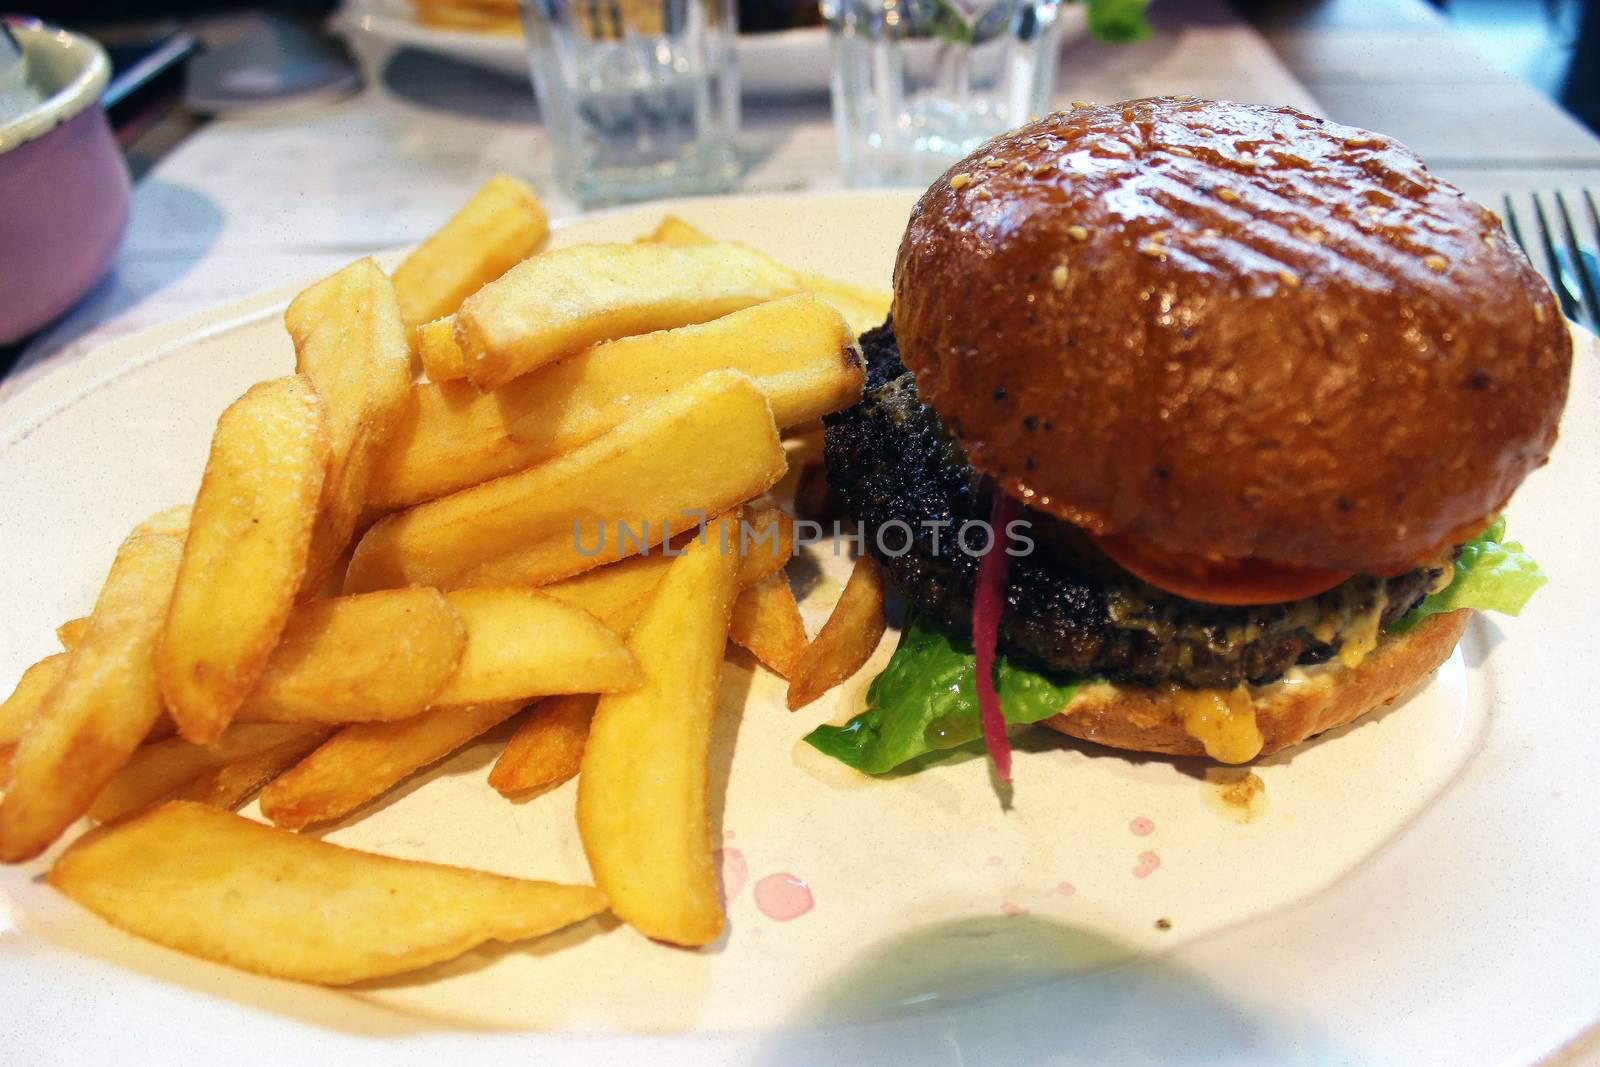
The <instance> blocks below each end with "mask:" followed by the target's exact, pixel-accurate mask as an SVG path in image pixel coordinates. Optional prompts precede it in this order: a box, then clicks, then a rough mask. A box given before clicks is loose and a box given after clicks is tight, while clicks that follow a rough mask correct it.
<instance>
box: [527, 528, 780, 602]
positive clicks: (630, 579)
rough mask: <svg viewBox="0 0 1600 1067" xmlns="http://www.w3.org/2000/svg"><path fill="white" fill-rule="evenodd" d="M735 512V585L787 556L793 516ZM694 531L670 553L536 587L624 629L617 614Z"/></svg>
mask: <svg viewBox="0 0 1600 1067" xmlns="http://www.w3.org/2000/svg"><path fill="white" fill-rule="evenodd" d="M739 517H740V521H741V523H742V525H741V526H739V527H738V528H737V530H735V529H730V530H729V532H728V537H729V546H730V548H731V547H732V546H733V545H734V544H737V545H738V550H739V554H740V559H739V588H740V589H748V588H749V587H750V586H752V585H755V584H756V583H757V582H759V581H761V580H762V579H763V578H765V577H767V576H768V575H769V574H772V573H773V572H775V571H778V570H781V569H782V568H783V566H784V565H785V564H786V563H788V562H789V560H790V559H791V558H793V556H794V520H793V519H791V518H789V516H788V515H786V514H785V513H784V512H783V511H782V510H781V509H779V508H775V507H745V508H741V509H740V512H739ZM714 528H715V527H713V526H712V525H711V524H709V523H708V524H707V526H706V534H705V536H707V537H710V536H712V530H713V529H714ZM699 536H700V533H699V531H698V530H685V531H684V532H683V533H682V534H679V535H678V536H677V537H674V538H673V539H672V546H673V548H674V552H673V554H672V555H665V554H663V553H662V552H661V551H659V550H657V551H656V552H653V553H651V554H650V555H648V556H629V557H628V558H627V559H622V560H618V561H617V562H615V563H609V564H607V565H606V566H604V567H597V568H595V569H594V570H592V571H585V572H584V573H582V574H575V575H573V576H572V577H571V578H563V579H561V580H560V581H557V582H552V583H550V584H549V585H546V586H541V587H540V589H539V591H540V592H541V593H544V594H546V595H547V596H553V597H555V598H556V599H557V600H562V601H565V602H566V603H568V604H572V605H574V606H576V607H580V608H582V609H583V610H585V611H587V612H588V613H589V614H591V615H593V616H595V617H596V618H598V619H600V620H601V621H602V622H604V623H605V624H606V625H607V626H609V627H611V628H612V629H613V630H616V631H618V632H619V633H625V632H626V631H627V627H626V626H622V625H620V624H619V623H618V622H617V618H618V617H619V613H622V612H625V611H626V610H628V609H631V608H633V607H636V606H637V605H638V604H639V602H640V601H641V600H643V599H644V598H646V597H648V596H649V595H650V594H651V592H652V591H654V589H655V587H656V586H657V585H658V584H660V582H661V579H662V576H664V575H665V574H666V573H667V568H668V567H670V566H671V565H672V561H673V560H674V559H675V558H677V556H678V555H679V554H681V552H682V550H683V549H684V548H686V547H687V546H688V545H689V543H690V542H692V541H694V540H696V539H697V538H698V537H699Z"/></svg>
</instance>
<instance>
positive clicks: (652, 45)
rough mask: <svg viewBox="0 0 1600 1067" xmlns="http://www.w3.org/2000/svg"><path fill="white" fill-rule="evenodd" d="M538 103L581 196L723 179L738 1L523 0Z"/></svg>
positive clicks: (656, 190)
mask: <svg viewBox="0 0 1600 1067" xmlns="http://www.w3.org/2000/svg"><path fill="white" fill-rule="evenodd" d="M522 21H523V28H524V30H525V32H526V37H527V42H528V62H529V65H530V69H531V71H532V74H533V88H534V92H535V93H536V94H537V95H538V98H539V112H540V115H541V117H542V119H543V121H544V123H545V127H546V129H547V130H548V131H549V133H550V140H551V145H552V147H553V149H554V151H555V156H556V158H555V163H556V168H557V171H558V176H559V177H560V179H561V180H562V181H563V183H564V184H565V185H566V186H567V187H568V188H569V189H570V190H571V191H572V193H573V195H574V196H576V197H577V199H578V201H579V202H580V203H581V204H583V205H584V206H586V207H588V206H594V205H598V204H606V203H619V202H622V201H626V200H644V199H649V198H652V197H659V196H670V195H675V194H683V193H706V192H717V191H721V190H724V189H726V188H728V187H729V186H730V185H731V184H732V181H733V179H734V177H735V175H736V174H737V173H738V166H737V161H736V158H735V156H734V136H735V134H736V133H737V131H738V125H739V76H738V69H737V67H736V65H735V54H734V49H735V46H736V41H735V36H736V33H737V18H736V15H735V10H734V0H524V2H523V5H522Z"/></svg>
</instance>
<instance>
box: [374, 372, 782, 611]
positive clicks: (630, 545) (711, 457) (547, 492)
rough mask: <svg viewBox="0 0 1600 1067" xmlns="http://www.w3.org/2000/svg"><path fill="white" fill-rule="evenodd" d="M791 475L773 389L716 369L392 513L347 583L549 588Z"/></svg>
mask: <svg viewBox="0 0 1600 1067" xmlns="http://www.w3.org/2000/svg"><path fill="white" fill-rule="evenodd" d="M783 472H784V459H783V448H782V446H781V445H780V444H779V443H778V430H777V427H776V426H775V425H774V423H773V421H772V409H771V407H770V406H769V405H768V404H767V398H766V397H765V396H764V395H762V393H761V390H759V389H757V388H756V386H755V384H754V383H753V382H751V381H750V379H749V378H747V377H745V376H744V375H742V374H739V373H737V372H735V371H718V372H716V373H715V374H707V375H705V376H704V377H702V378H701V379H700V380H699V381H697V382H696V383H694V384H693V385H691V386H689V387H687V388H685V389H682V390H679V391H678V392H676V393H674V394H673V395H672V396H670V397H668V398H667V399H666V400H663V401H661V402H660V403H659V404H656V405H655V406H653V407H651V408H649V409H647V410H646V411H645V412H644V413H643V414H641V415H637V416H635V417H633V418H631V419H629V420H628V421H627V422H625V423H623V424H622V425H621V426H618V427H617V428H616V429H614V430H612V431H611V432H610V433H607V434H605V435H603V436H601V437H599V438H596V439H595V440H594V441H591V442H590V443H589V444H587V445H584V446H582V447H581V448H578V449H576V450H574V451H572V452H569V453H568V454H566V455H565V456H562V457H560V458H559V459H554V460H551V461H550V462H549V463H545V464H541V465H540V466H538V467H534V468H532V469H531V470H526V471H523V472H522V473H520V474H511V475H507V476H506V477H504V478H497V479H495V480H494V481H492V482H485V483H484V484H483V485H479V486H474V487H473V488H471V489H465V490H462V491H461V492H459V493H455V494H453V495H451V496H447V497H441V498H440V499H438V500H433V501H429V502H428V503H426V504H419V505H417V506H416V507H414V508H412V509H410V510H409V511H403V512H401V513H399V514H397V515H391V516H389V517H388V518H386V519H384V520H383V521H381V522H379V523H378V524H377V525H376V526H374V527H373V528H372V529H371V530H369V531H367V535H366V537H364V538H363V539H362V541H361V544H360V545H358V546H357V547H356V552H355V556H354V558H353V559H352V560H351V561H350V569H349V571H348V573H347V574H346V577H345V590H346V591H347V592H364V591H366V590H370V589H385V588H393V587H395V586H401V585H432V586H436V587H438V588H446V589H450V588H460V587H463V586H501V585H543V584H545V583H548V582H552V581H555V580H556V579H558V578H565V577H567V576H568V575H572V574H578V573H580V572H582V571H586V570H590V569H592V568H594V567H598V566H601V565H603V564H606V563H611V562H613V561H615V560H618V559H622V558H623V557H625V556H630V555H634V554H636V553H641V552H644V551H647V550H648V549H649V548H650V547H651V546H652V545H655V544H659V543H660V542H661V541H662V540H663V539H664V538H666V537H668V536H670V535H671V534H672V533H673V532H676V531H674V530H672V529H670V527H672V526H674V525H675V526H676V528H677V530H679V531H681V530H682V529H684V528H685V527H686V526H692V525H693V524H694V519H693V518H692V517H691V515H692V514H694V513H698V514H700V515H702V516H703V515H715V514H718V513H720V512H723V511H726V510H728V509H729V508H730V507H733V506H734V505H736V504H739V503H741V502H742V501H745V500H749V499H750V498H751V497H753V496H756V495H757V494H759V493H761V492H763V491H764V490H766V489H767V487H769V486H771V485H772V484H773V483H774V482H776V481H777V480H778V479H779V478H780V477H782V476H783Z"/></svg>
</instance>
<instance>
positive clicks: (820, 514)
mask: <svg viewBox="0 0 1600 1067" xmlns="http://www.w3.org/2000/svg"><path fill="white" fill-rule="evenodd" d="M792 469H793V468H791V470H792ZM794 512H795V514H796V515H798V516H800V517H801V518H802V519H809V520H810V521H812V522H832V521H833V520H835V519H838V518H840V517H842V516H843V515H844V514H845V505H844V500H843V498H842V497H840V496H839V494H838V493H837V492H835V491H834V488H833V486H831V485H829V484H828V471H827V468H826V467H825V466H823V465H822V464H821V463H808V464H806V465H805V466H804V467H801V468H800V471H799V474H798V476H797V477H796V478H795V485H794Z"/></svg>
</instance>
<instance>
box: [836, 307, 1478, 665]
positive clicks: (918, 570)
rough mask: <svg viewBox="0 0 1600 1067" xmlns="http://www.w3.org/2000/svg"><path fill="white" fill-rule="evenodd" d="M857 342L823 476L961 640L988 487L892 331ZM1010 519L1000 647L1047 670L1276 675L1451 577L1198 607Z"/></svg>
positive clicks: (928, 608)
mask: <svg viewBox="0 0 1600 1067" xmlns="http://www.w3.org/2000/svg"><path fill="white" fill-rule="evenodd" d="M861 347H862V351H863V353H864V355H865V356H866V359H867V384H866V392H865V394H864V395H863V397H862V400H861V403H859V404H857V405H856V406H855V407H852V408H849V409H847V410H845V411H841V412H838V413H837V414H834V415H829V416H827V417H826V418H825V419H824V420H823V421H824V423H825V425H826V427H827V463H828V482H829V484H830V485H832V487H833V488H834V489H835V490H836V491H838V492H839V493H840V494H841V495H842V496H843V498H844V500H845V502H846V504H847V506H848V507H849V509H850V510H851V512H852V513H853V514H854V515H856V517H857V518H859V519H860V520H861V523H862V527H863V531H864V533H865V534H866V543H867V546H868V549H869V550H870V551H871V552H872V553H873V555H875V556H877V557H878V558H879V559H880V560H881V561H882V562H883V563H884V565H885V566H886V567H887V569H888V572H889V576H890V578H891V579H892V581H893V582H894V584H895V586H896V587H897V588H898V589H899V591H900V593H901V594H902V595H903V596H904V597H905V598H906V599H907V601H908V602H909V603H910V604H911V605H912V606H913V607H915V608H917V609H919V610H921V611H923V612H925V613H927V614H929V615H931V616H933V617H934V618H937V619H939V620H940V621H941V622H942V623H943V624H944V625H946V626H948V627H951V628H952V629H954V630H957V631H959V632H963V633H965V632H969V631H970V628H971V614H972V591H973V586H974V584H975V581H976V577H977V569H978V565H977V559H976V558H975V557H974V556H973V555H969V554H968V553H966V552H963V551H961V550H960V548H959V547H958V543H957V540H956V534H957V532H958V531H959V530H960V528H961V525H962V523H964V522H969V521H974V520H977V521H986V520H987V519H988V515H989V503H990V501H989V495H988V494H989V492H990V489H989V487H988V485H987V483H985V482H983V481H982V480H981V479H980V477H979V476H978V475H977V473H976V472H975V471H974V470H973V469H972V468H971V467H970V466H969V465H968V464H967V461H966V457H965V454H964V453H963V451H962V449H961V447H960V445H959V444H958V443H957V442H956V441H955V440H954V439H953V438H952V437H951V436H950V434H949V433H948V432H947V431H946V429H945V427H944V426H943V424H942V423H941V422H940V421H939V417H938V416H937V415H936V414H935V413H934V412H933V411H932V409H930V408H927V407H925V406H924V405H923V404H922V403H921V401H920V400H919V399H918V397H917V386H916V381H915V379H914V378H913V377H912V375H911V374H910V373H909V372H908V371H907V370H906V369H905V367H904V366H903V365H902V364H901V362H900V354H899V351H898V349H897V347H896V345H895V338H894V331H893V329H892V325H891V324H889V323H885V324H884V325H883V326H880V327H878V328H877V329H875V330H871V331H868V332H867V333H866V334H864V335H863V336H862V338H861ZM1023 517H1024V518H1026V519H1027V520H1028V521H1029V522H1030V523H1031V524H1032V528H1031V530H1030V531H1029V536H1030V537H1031V538H1032V539H1033V540H1034V542H1035V548H1034V550H1033V552H1032V553H1030V554H1028V555H1025V556H1019V557H1016V558H1013V559H1012V561H1011V570H1010V576H1009V579H1008V581H1007V585H1006V593H1005V611H1004V613H1003V615H1002V618H1001V624H1000V647H1001V649H1002V651H1004V652H1005V653H1007V654H1008V655H1010V656H1012V657H1014V658H1016V659H1018V660H1019V661H1022V662H1026V663H1029V664H1031V665H1033V666H1036V667H1042V668H1044V669H1046V670H1050V671H1056V672H1067V673H1072V674H1079V675H1096V676H1100V677H1105V678H1108V679H1111V680H1113V681H1121V682H1132V683H1136V684H1140V685H1156V684H1160V683H1164V682H1173V683H1177V684H1179V685H1185V686H1194V687H1232V686H1235V685H1239V684H1241V683H1249V684H1252V685H1264V684H1266V683H1268V682H1272V681H1275V680H1277V679H1278V678H1280V677H1282V675H1283V674H1284V672H1285V671H1287V670H1289V669H1290V668H1291V667H1293V666H1295V665H1296V664H1310V663H1318V662H1322V661H1324V660H1327V659H1329V658H1331V657H1333V656H1335V655H1337V654H1338V653H1340V651H1341V650H1342V649H1346V646H1347V645H1351V644H1359V643H1362V642H1365V641H1370V640H1371V639H1372V637H1373V636H1375V634H1374V629H1373V620H1374V618H1376V619H1377V621H1378V624H1379V625H1388V624H1389V623H1391V622H1393V621H1395V620H1396V619H1399V618H1400V617H1401V616H1403V615H1404V614H1405V613H1406V612H1408V611H1410V610H1411V609H1412V608H1413V607H1415V606H1416V604H1417V603H1418V602H1419V601H1420V600H1421V599H1422V597H1423V596H1425V595H1426V594H1427V593H1428V591H1429V589H1430V588H1432V587H1433V586H1434V585H1435V583H1436V582H1437V581H1438V580H1439V579H1440V577H1441V576H1442V575H1443V574H1444V572H1445V571H1446V570H1447V568H1448V567H1449V562H1448V561H1447V560H1441V561H1439V562H1438V563H1437V564H1436V565H1433V566H1429V567H1422V568H1418V569H1416V570H1412V571H1409V572H1407V573H1405V574H1402V575H1400V576H1399V577H1397V578H1389V579H1381V578H1369V577H1365V576H1357V577H1354V578H1351V579H1350V580H1348V581H1346V582H1344V583H1342V584H1340V585H1338V586H1336V587H1334V588H1333V589H1330V590H1328V591H1327V592H1325V593H1322V594H1319V595H1318V596H1314V597H1307V598H1305V599H1303V600H1296V601H1291V602H1288V603H1283V604H1264V605H1255V606H1248V607H1230V606H1223V605H1216V604H1202V603H1199V602H1197V601H1193V600H1186V599H1184V598H1182V597H1176V596H1173V595H1171V594H1170V593H1166V592H1163V591H1162V590H1160V589H1157V588H1155V587H1154V586H1151V585H1148V584H1146V583H1144V582H1142V581H1140V580H1139V579H1137V578H1135V577H1134V576H1132V575H1131V574H1129V573H1128V572H1126V571H1124V570H1122V569H1121V568H1119V567H1117V566H1116V565H1115V564H1113V563H1111V562H1110V560H1108V559H1107V558H1106V557H1105V556H1104V555H1102V554H1101V553H1100V552H1099V550H1098V549H1096V548H1094V546H1093V545H1092V544H1091V543H1090V542H1089V541H1088V539H1087V538H1085V537H1084V536H1083V535H1082V534H1081V533H1080V532H1079V531H1078V530H1077V529H1076V528H1075V527H1073V526H1071V525H1069V524H1067V523H1062V522H1059V521H1057V520H1055V519H1052V518H1050V517H1048V516H1044V515H1041V514H1039V513H1036V512H1031V511H1025V512H1024V513H1023ZM896 520H898V521H896ZM886 524H892V525H893V528H892V529H887V528H885V526H886ZM880 534H881V536H880ZM983 542H984V536H983V535H982V534H981V533H976V532H974V533H972V536H971V537H970V538H969V543H970V544H971V545H972V546H974V547H975V548H981V546H982V544H983ZM902 546H905V551H901V549H902Z"/></svg>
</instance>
